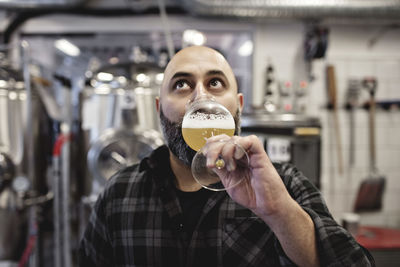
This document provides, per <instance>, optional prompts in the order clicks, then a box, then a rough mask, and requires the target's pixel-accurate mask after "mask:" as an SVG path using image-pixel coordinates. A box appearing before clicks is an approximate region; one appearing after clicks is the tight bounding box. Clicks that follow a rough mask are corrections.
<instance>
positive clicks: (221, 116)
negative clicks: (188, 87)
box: [182, 95, 249, 191]
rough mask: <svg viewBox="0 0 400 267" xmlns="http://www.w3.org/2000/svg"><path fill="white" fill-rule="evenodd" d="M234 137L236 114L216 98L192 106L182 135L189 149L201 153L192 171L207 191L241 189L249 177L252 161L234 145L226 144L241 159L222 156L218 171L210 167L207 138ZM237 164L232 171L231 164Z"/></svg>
mask: <svg viewBox="0 0 400 267" xmlns="http://www.w3.org/2000/svg"><path fill="white" fill-rule="evenodd" d="M234 133H235V121H234V119H233V116H232V114H231V113H230V112H229V111H228V110H227V109H226V108H225V107H224V106H223V105H222V104H220V103H218V102H216V101H215V99H214V98H213V97H210V96H208V95H204V96H200V97H199V98H197V99H196V100H195V101H193V102H191V103H189V107H188V110H187V112H186V113H185V116H184V117H183V121H182V135H183V139H184V140H185V142H186V143H187V145H188V146H189V147H190V148H192V149H193V150H195V151H197V153H196V155H195V156H194V158H193V161H192V165H191V169H192V174H193V177H194V179H195V180H196V181H197V182H198V183H199V184H200V185H201V186H203V187H204V188H206V189H209V190H213V191H222V190H226V189H229V188H232V187H234V186H236V185H238V184H239V183H240V182H241V181H242V180H243V179H246V177H249V157H248V155H247V153H246V151H245V150H244V149H243V148H242V147H241V146H240V145H238V144H236V143H233V142H230V141H222V142H227V144H228V145H231V146H234V152H235V153H234V154H236V155H240V156H241V158H240V159H233V158H230V159H224V158H223V157H222V156H219V157H218V159H217V160H216V162H215V168H213V169H211V168H208V167H207V157H206V154H205V153H206V151H204V149H203V147H204V145H205V144H206V141H207V138H210V137H212V136H216V135H220V134H226V135H228V136H233V135H234ZM228 142H229V143H228ZM233 160H234V166H235V168H234V170H228V169H229V168H227V166H226V165H227V162H228V163H229V161H233ZM217 173H219V174H220V175H224V176H225V179H223V180H224V183H222V182H221V179H220V177H219V176H218V174H217Z"/></svg>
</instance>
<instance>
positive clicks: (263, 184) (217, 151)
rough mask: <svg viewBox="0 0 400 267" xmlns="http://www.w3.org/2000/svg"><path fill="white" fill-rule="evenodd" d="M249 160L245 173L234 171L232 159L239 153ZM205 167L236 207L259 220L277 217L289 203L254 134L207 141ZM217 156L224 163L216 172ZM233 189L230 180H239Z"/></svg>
mask: <svg viewBox="0 0 400 267" xmlns="http://www.w3.org/2000/svg"><path fill="white" fill-rule="evenodd" d="M237 145H238V146H240V147H242V148H243V149H244V151H246V152H247V154H248V157H249V166H248V170H247V173H243V172H241V171H238V168H236V167H237V166H236V160H238V159H240V158H241V157H242V156H243V152H242V151H243V150H241V149H240V148H238V147H237ZM205 150H206V152H207V153H206V154H207V166H208V167H209V168H214V170H215V172H216V173H217V174H218V176H219V177H220V178H221V181H222V183H223V184H224V185H225V186H226V187H228V190H227V193H228V194H229V195H230V196H231V198H232V199H233V200H235V201H236V202H237V203H239V204H240V205H242V206H244V207H246V208H248V209H250V210H252V211H253V212H254V213H255V214H257V215H258V216H260V217H261V218H263V219H264V218H267V217H270V216H273V215H277V214H278V212H280V211H282V209H284V208H285V207H286V206H287V204H288V201H292V199H291V197H290V195H289V193H288V192H287V190H286V188H285V185H284V184H283V182H282V179H281V177H280V176H279V175H278V173H277V172H276V170H275V168H274V166H273V165H272V163H271V161H270V160H269V158H268V156H267V154H266V153H265V151H264V147H263V145H262V143H261V142H260V140H259V139H258V138H257V137H256V136H255V135H250V136H246V137H239V136H233V137H229V136H227V135H218V136H214V137H211V138H209V139H208V140H207V144H206V147H205ZM219 157H222V159H224V161H225V167H224V168H222V169H220V170H218V169H217V168H216V166H215V162H216V161H217V159H218V158H219ZM243 176H244V180H243V181H241V182H240V183H239V184H238V185H237V186H234V187H232V188H229V184H230V183H232V181H237V180H240V179H241V178H243Z"/></svg>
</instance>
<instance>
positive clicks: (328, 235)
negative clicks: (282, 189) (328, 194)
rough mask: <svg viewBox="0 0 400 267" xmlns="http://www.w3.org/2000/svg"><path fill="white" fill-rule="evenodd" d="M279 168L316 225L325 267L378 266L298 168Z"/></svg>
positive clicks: (287, 184) (318, 247) (298, 201)
mask: <svg viewBox="0 0 400 267" xmlns="http://www.w3.org/2000/svg"><path fill="white" fill-rule="evenodd" d="M277 169H278V172H279V173H280V175H281V177H282V179H283V181H284V183H285V185H286V187H287V189H288V191H289V193H290V195H291V196H292V198H293V199H294V200H295V201H296V202H297V203H299V205H300V206H301V207H302V208H303V209H304V210H305V211H306V212H307V213H308V214H309V215H310V217H311V219H312V220H313V222H314V227H315V235H316V240H317V249H318V256H319V261H320V265H321V266H331V267H333V266H363V267H366V266H375V262H374V259H373V257H372V256H371V254H370V253H369V252H368V251H367V250H366V249H365V248H363V247H362V246H361V245H360V244H358V243H357V241H356V240H355V239H354V238H353V237H352V235H351V234H350V233H349V232H347V231H346V230H345V229H344V228H343V227H342V226H340V225H339V224H338V223H337V222H336V221H335V220H334V219H333V217H332V215H331V214H330V212H329V210H328V208H327V206H326V204H325V201H324V199H323V198H322V195H321V193H320V191H319V190H318V189H317V188H316V187H315V186H314V185H313V184H312V183H311V182H310V181H309V180H308V179H307V178H306V177H305V176H304V175H303V174H302V173H301V172H300V171H299V170H297V168H295V167H294V166H292V165H289V164H288V165H282V166H281V167H280V168H277ZM282 260H283V259H282ZM289 262H290V261H289Z"/></svg>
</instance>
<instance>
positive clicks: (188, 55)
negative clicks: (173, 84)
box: [164, 47, 231, 80]
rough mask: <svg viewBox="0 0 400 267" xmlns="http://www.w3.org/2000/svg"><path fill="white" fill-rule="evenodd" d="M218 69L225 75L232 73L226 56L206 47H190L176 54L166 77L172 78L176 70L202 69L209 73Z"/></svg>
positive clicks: (187, 71)
mask: <svg viewBox="0 0 400 267" xmlns="http://www.w3.org/2000/svg"><path fill="white" fill-rule="evenodd" d="M212 70H218V71H221V72H223V73H225V75H227V76H228V75H231V73H230V72H231V69H230V66H229V64H228V62H226V60H225V58H224V57H223V56H222V55H221V54H219V53H218V52H217V51H215V50H212V49H210V48H206V47H200V48H188V49H185V50H182V51H181V52H179V53H178V54H176V55H175V56H174V57H173V58H172V60H171V61H170V63H169V64H168V65H167V68H166V69H165V72H164V78H165V79H167V80H168V79H171V78H172V76H173V75H174V74H175V73H176V72H186V73H191V72H196V71H202V72H204V73H209V72H210V71H212Z"/></svg>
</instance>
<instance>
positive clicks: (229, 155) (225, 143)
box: [204, 135, 319, 266]
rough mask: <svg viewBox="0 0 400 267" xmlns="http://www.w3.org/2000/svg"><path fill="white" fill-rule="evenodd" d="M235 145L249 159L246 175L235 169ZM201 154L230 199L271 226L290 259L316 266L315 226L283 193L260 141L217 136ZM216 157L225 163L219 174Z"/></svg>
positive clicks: (278, 177) (239, 155)
mask: <svg viewBox="0 0 400 267" xmlns="http://www.w3.org/2000/svg"><path fill="white" fill-rule="evenodd" d="M236 145H240V146H241V147H242V148H243V149H244V151H246V153H247V154H248V157H249V169H248V173H247V174H245V175H243V172H241V171H239V169H238V168H236V167H237V166H236V164H235V160H236V159H239V158H241V157H242V156H243V152H241V151H242V150H240V149H237V148H236ZM204 150H205V154H206V156H207V167H209V168H214V170H215V172H216V173H217V174H218V176H219V177H220V178H221V181H222V183H223V184H224V185H225V186H226V187H227V188H228V189H227V193H228V194H229V195H230V197H231V198H232V199H233V200H234V201H236V202H237V203H239V204H240V205H242V206H244V207H246V208H248V209H250V210H252V211H253V212H254V213H255V214H256V215H257V216H259V217H260V218H261V219H263V220H264V221H265V222H266V223H267V224H268V225H269V226H270V228H271V230H272V231H273V232H274V233H275V235H276V236H277V238H278V239H279V242H280V244H281V245H282V248H283V250H284V251H285V252H286V254H287V255H288V256H289V258H290V259H291V260H292V261H293V262H295V263H296V264H297V265H299V266H319V260H318V254H317V249H316V242H315V230H314V223H313V221H312V220H311V218H310V216H309V215H308V214H307V213H306V212H305V211H304V210H303V209H302V208H301V207H300V205H299V204H298V203H297V202H295V201H294V200H293V198H292V197H291V196H290V194H289V192H288V191H287V190H286V187H285V185H284V184H283V181H282V179H281V177H280V176H279V174H278V173H277V171H276V170H275V168H274V166H273V165H272V163H271V161H270V160H269V158H268V156H267V154H266V153H265V150H264V147H263V145H262V143H261V142H260V140H259V139H258V138H257V137H256V136H255V135H251V136H246V137H239V136H233V137H229V136H227V135H218V136H214V137H211V138H209V139H208V140H207V143H206V146H205V147H204ZM219 157H222V158H223V159H224V161H225V168H222V169H220V170H218V169H217V168H216V166H215V162H216V160H217V159H218V158H219ZM242 176H245V179H244V180H243V181H241V182H240V183H239V184H238V185H236V186H235V187H229V184H231V183H232V182H233V183H235V181H237V180H238V179H240V178H242Z"/></svg>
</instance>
